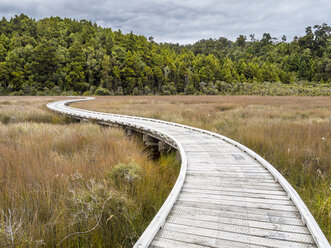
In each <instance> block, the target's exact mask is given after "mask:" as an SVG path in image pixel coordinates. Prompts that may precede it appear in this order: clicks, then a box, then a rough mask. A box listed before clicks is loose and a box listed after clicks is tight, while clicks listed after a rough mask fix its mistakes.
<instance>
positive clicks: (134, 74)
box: [0, 14, 331, 95]
mask: <svg viewBox="0 0 331 248" xmlns="http://www.w3.org/2000/svg"><path fill="white" fill-rule="evenodd" d="M0 32H1V36H0V95H7V94H12V95H44V94H52V95H58V94H64V95H68V94H74V95H75V94H85V95H92V94H96V95H109V94H115V95H121V94H132V95H142V94H272V95H288V94H298V95H304V94H307V95H330V94H331V89H330V88H331V87H330V85H331V36H330V33H331V28H330V26H328V25H327V24H322V25H315V26H314V27H307V28H306V30H305V35H304V36H302V37H294V39H293V41H291V42H288V41H287V40H286V37H285V36H283V37H282V38H281V40H277V39H276V38H273V37H272V36H271V35H270V34H269V33H265V34H263V37H262V38H261V39H260V40H259V39H256V38H255V36H254V35H250V37H249V38H247V37H246V36H243V35H240V36H239V37H238V38H237V40H236V41H235V42H234V41H231V40H228V39H226V38H224V37H221V38H219V39H208V40H201V41H199V42H197V43H195V44H193V45H179V44H167V43H161V44H158V43H156V42H154V41H153V37H149V38H146V37H144V36H141V35H140V36H137V35H134V34H133V33H129V34H123V33H122V32H121V31H120V30H118V31H113V30H112V29H110V28H102V27H100V26H98V25H96V24H93V23H91V22H90V21H86V20H81V21H77V20H72V19H68V18H65V19H61V18H59V17H51V18H45V19H42V20H38V21H37V20H35V19H32V18H29V17H28V16H26V15H23V14H22V15H20V16H15V17H14V18H11V19H10V20H6V19H5V18H2V20H1V21H0Z"/></svg>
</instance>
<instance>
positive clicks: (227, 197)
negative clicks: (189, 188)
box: [181, 191, 294, 206]
mask: <svg viewBox="0 0 331 248" xmlns="http://www.w3.org/2000/svg"><path fill="white" fill-rule="evenodd" d="M181 196H183V197H194V198H201V199H204V200H209V201H214V200H217V201H223V200H228V201H242V202H251V203H265V204H277V205H287V206H294V204H293V202H292V201H290V200H288V199H286V200H279V199H261V198H255V197H247V196H233V195H210V194H204V193H194V192H185V191H182V193H181Z"/></svg>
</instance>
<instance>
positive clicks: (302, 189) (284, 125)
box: [73, 96, 331, 240]
mask: <svg viewBox="0 0 331 248" xmlns="http://www.w3.org/2000/svg"><path fill="white" fill-rule="evenodd" d="M73 106H75V107H80V108H84V109H90V110H97V111H102V112H111V113H120V114H128V115H136V116H145V117H150V118H156V119H162V120H167V121H173V122H178V123H183V124H187V125H191V126H195V127H199V128H203V129H207V130H211V131H213V132H217V133H220V134H222V135H225V136H228V137H230V138H232V139H234V140H236V141H238V142H240V143H242V144H244V145H246V146H248V147H249V148H251V149H252V150H254V151H255V152H257V153H258V154H260V155H262V156H263V157H264V158H266V159H267V160H268V161H269V162H270V163H271V164H273V165H274V166H275V167H276V168H277V169H278V170H279V171H280V172H281V174H282V175H284V176H285V178H286V179H287V180H288V181H289V182H290V183H291V185H292V186H293V187H294V188H295V189H296V190H297V191H298V193H299V194H300V196H301V197H302V199H303V200H304V202H305V203H306V205H307V206H308V208H309V210H310V211H311V212H312V214H313V216H314V217H315V219H316V220H317V222H318V223H319V225H320V226H321V228H322V229H323V231H324V233H325V234H326V236H327V237H328V239H329V240H331V182H330V176H331V163H330V161H331V122H330V121H331V98H330V97H294V96H289V97H275V96H137V97H133V96H116V97H97V99H96V100H94V101H90V102H81V103H75V104H74V105H73Z"/></svg>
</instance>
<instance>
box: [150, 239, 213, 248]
mask: <svg viewBox="0 0 331 248" xmlns="http://www.w3.org/2000/svg"><path fill="white" fill-rule="evenodd" d="M149 247H150V248H179V247H180V248H206V247H208V246H202V245H196V244H194V243H187V241H186V240H185V241H177V240H171V239H167V238H155V239H154V240H153V242H152V243H151V245H150V246H149Z"/></svg>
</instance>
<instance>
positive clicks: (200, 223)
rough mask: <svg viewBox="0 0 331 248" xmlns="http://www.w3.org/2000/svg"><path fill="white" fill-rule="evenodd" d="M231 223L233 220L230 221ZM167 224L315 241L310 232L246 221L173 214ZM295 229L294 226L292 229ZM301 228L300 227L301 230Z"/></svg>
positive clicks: (288, 239) (296, 240) (309, 242)
mask: <svg viewBox="0 0 331 248" xmlns="http://www.w3.org/2000/svg"><path fill="white" fill-rule="evenodd" d="M230 221H231V220H230ZM167 223H174V224H177V225H183V226H190V227H199V228H204V229H206V230H208V229H210V230H218V231H224V232H231V233H240V234H247V235H248V234H249V235H254V236H258V237H269V238H274V239H280V240H287V241H293V242H299V243H308V244H314V240H313V238H312V237H311V235H310V234H309V232H308V230H307V231H306V232H305V233H297V232H292V231H288V230H287V231H284V230H280V228H278V226H275V225H273V226H272V225H267V224H266V223H263V222H262V223H259V226H258V227H254V226H250V225H248V224H249V223H252V222H248V221H246V223H245V220H243V221H242V222H238V221H237V223H239V225H238V224H233V223H232V222H229V223H224V222H221V221H217V222H215V221H206V220H205V219H203V220H198V219H190V218H184V217H182V216H180V215H176V214H172V215H170V216H169V217H168V218H167ZM267 227H268V228H267ZM293 228H294V227H293V226H292V229H293ZM299 228H300V227H298V229H299Z"/></svg>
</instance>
